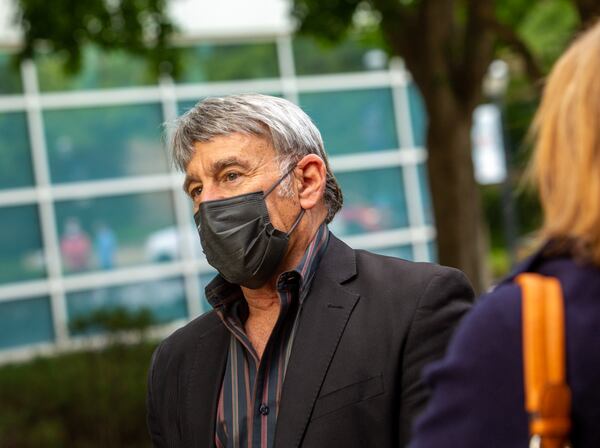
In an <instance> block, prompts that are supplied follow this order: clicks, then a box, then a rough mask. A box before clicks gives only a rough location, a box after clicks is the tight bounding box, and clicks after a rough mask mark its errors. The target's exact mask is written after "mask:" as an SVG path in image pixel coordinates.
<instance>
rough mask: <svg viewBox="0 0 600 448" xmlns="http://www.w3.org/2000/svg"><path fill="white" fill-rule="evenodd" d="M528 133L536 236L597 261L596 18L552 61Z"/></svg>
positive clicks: (599, 98) (599, 81)
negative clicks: (539, 222) (537, 210)
mask: <svg viewBox="0 0 600 448" xmlns="http://www.w3.org/2000/svg"><path fill="white" fill-rule="evenodd" d="M532 132H533V136H534V138H535V149H534V155H533V159H532V161H531V165H530V176H531V180H533V182H534V184H535V186H536V187H537V189H538V191H539V195H540V199H541V204H542V208H543V212H544V223H543V226H542V228H541V229H540V233H539V236H540V237H541V238H543V239H544V240H550V241H553V242H554V243H556V244H555V245H556V246H557V247H561V248H562V249H563V250H568V251H569V252H570V253H571V254H572V255H574V256H575V257H577V258H584V259H586V260H587V261H589V262H592V263H594V264H596V265H600V22H598V23H596V25H595V26H593V27H591V28H590V29H589V30H588V31H587V32H585V33H584V34H582V35H581V36H580V37H579V38H578V39H577V40H576V41H575V42H574V43H573V44H572V45H571V46H570V47H569V49H568V50H567V51H566V52H565V53H564V54H563V55H562V56H561V57H560V59H559V60H558V61H557V62H556V64H555V66H554V68H553V69H552V72H551V73H550V76H549V77H548V80H547V84H546V86H545V88H544V94H543V97H542V102H541V105H540V107H539V109H538V111H537V114H536V116H535V119H534V122H533V126H532Z"/></svg>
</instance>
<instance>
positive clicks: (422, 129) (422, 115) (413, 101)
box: [408, 84, 427, 146]
mask: <svg viewBox="0 0 600 448" xmlns="http://www.w3.org/2000/svg"><path fill="white" fill-rule="evenodd" d="M408 106H409V110H410V121H411V126H412V132H413V138H414V145H415V146H425V142H426V137H427V136H426V132H427V113H426V112H425V105H424V104H423V98H422V97H421V94H420V93H419V90H418V89H417V87H416V86H415V84H410V85H409V86H408Z"/></svg>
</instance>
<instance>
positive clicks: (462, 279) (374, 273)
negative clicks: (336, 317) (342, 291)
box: [355, 250, 471, 292]
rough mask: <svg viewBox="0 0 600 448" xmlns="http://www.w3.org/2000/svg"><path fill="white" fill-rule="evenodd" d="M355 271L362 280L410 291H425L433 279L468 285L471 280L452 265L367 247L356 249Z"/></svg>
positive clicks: (469, 287) (468, 286)
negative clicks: (388, 254) (415, 260)
mask: <svg viewBox="0 0 600 448" xmlns="http://www.w3.org/2000/svg"><path fill="white" fill-rule="evenodd" d="M355 253H356V264H357V272H358V275H359V276H361V273H362V274H363V275H362V276H361V277H363V280H368V281H370V282H371V281H373V282H377V283H379V284H382V285H388V286H389V287H392V288H398V285H400V284H401V285H402V288H403V289H405V290H410V291H415V292H417V291H421V292H425V290H426V289H427V287H428V286H429V285H430V284H431V283H432V281H433V280H434V279H438V278H439V280H441V281H442V283H443V282H444V281H451V282H457V283H460V284H464V285H465V286H466V287H467V288H468V289H471V284H470V282H469V280H468V279H467V277H466V276H465V274H464V273H463V272H462V271H460V270H458V269H455V268H451V267H448V266H442V265H439V264H436V263H426V262H414V261H409V260H404V259H401V258H395V257H389V256H385V255H378V254H374V253H372V252H369V251H366V250H356V251H355Z"/></svg>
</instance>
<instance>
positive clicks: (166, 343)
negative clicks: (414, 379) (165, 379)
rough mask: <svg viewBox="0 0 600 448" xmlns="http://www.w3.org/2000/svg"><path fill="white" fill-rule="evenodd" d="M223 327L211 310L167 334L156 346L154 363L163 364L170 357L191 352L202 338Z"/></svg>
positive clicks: (177, 356)
mask: <svg viewBox="0 0 600 448" xmlns="http://www.w3.org/2000/svg"><path fill="white" fill-rule="evenodd" d="M221 328H222V323H221V320H220V318H219V316H218V315H217V313H216V312H215V311H214V310H211V311H209V312H207V313H205V314H203V315H201V316H199V317H197V318H195V319H194V320H192V321H190V322H188V323H187V324H186V325H184V326H183V327H181V328H179V329H177V330H175V331H174V332H173V333H172V334H170V335H169V336H167V337H166V338H165V339H164V340H163V341H162V342H161V343H160V344H159V345H158V347H157V348H156V350H155V353H154V356H153V363H158V364H161V363H163V362H166V361H167V362H168V359H173V358H179V357H182V356H184V355H186V354H189V353H190V350H191V349H192V348H193V347H194V346H195V345H196V344H197V343H198V341H199V339H200V338H203V337H204V336H206V335H208V334H210V333H212V332H213V331H216V330H218V329H221Z"/></svg>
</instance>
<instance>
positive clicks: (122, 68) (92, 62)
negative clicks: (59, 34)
mask: <svg viewBox="0 0 600 448" xmlns="http://www.w3.org/2000/svg"><path fill="white" fill-rule="evenodd" d="M64 62H65V57H64V56H63V55H62V54H58V53H48V54H38V55H36V66H37V70H38V79H39V82H40V89H41V90H42V91H46V92H48V91H57V90H85V89H102V88H113V87H137V86H142V85H147V84H156V79H155V77H154V76H153V75H152V71H151V70H150V69H149V67H148V65H147V64H146V63H145V62H144V60H143V59H142V58H140V57H139V56H135V55H132V54H128V53H126V52H124V51H116V50H112V51H102V50H100V49H98V48H96V47H93V46H90V45H88V46H86V47H85V48H84V50H83V54H82V64H81V70H80V71H79V72H78V73H76V74H73V75H68V74H66V73H65V71H64V69H63V67H64Z"/></svg>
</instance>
